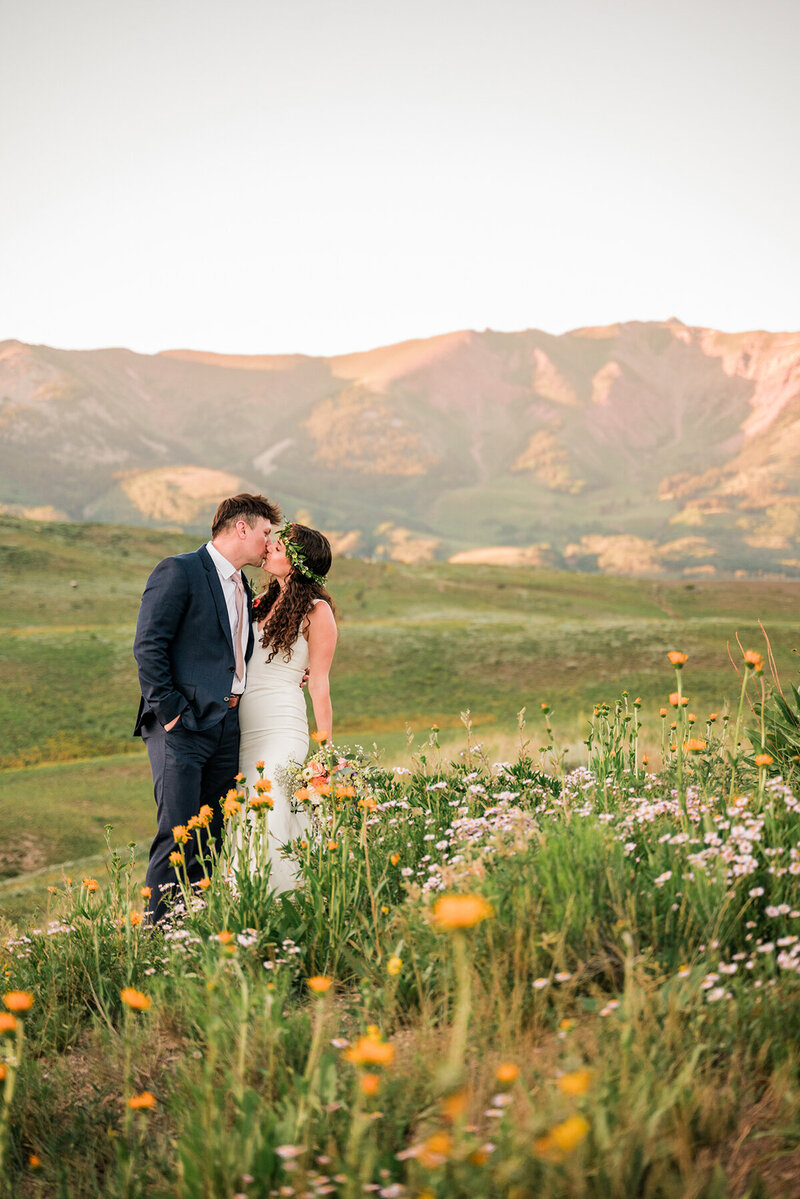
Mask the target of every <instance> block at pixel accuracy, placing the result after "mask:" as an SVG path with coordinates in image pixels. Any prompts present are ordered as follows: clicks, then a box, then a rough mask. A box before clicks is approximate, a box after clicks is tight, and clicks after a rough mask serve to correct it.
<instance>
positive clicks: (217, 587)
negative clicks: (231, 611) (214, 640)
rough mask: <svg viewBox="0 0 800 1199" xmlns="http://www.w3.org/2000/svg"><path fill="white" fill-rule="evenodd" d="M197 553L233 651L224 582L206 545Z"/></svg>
mask: <svg viewBox="0 0 800 1199" xmlns="http://www.w3.org/2000/svg"><path fill="white" fill-rule="evenodd" d="M197 553H198V555H199V558H200V561H201V562H202V563H203V566H204V567H205V570H206V578H207V579H208V585H209V587H210V588H211V594H212V596H213V597H214V607H215V608H216V609H217V616H218V617H219V623H220V626H221V628H222V631H223V633H224V634H225V638H226V640H227V642H228V645H229V647H230V651H231V653H233V639H232V638H231V622H230V619H229V617H228V606H227V604H226V603H225V596H224V595H223V594H222V584H221V583H220V581H219V575H218V574H217V568H216V566H215V565H214V562H213V560H212V558H211V555H210V554H209V552H208V550H207V549H206V547H205V546H204V545H201V546H200V549H199V550H198V551H197Z"/></svg>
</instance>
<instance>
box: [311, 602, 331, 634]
mask: <svg viewBox="0 0 800 1199" xmlns="http://www.w3.org/2000/svg"><path fill="white" fill-rule="evenodd" d="M305 628H306V630H307V631H306V636H308V632H309V631H310V630H311V629H316V630H318V632H320V633H322V632H325V631H327V630H330V629H335V628H336V618H335V617H334V615H333V609H332V608H331V606H330V604H329V603H328V601H327V600H324V599H315V600H314V601H313V603H312V605H311V607H310V608H309V610H308V614H307V615H306V623H305Z"/></svg>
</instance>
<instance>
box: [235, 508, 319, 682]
mask: <svg viewBox="0 0 800 1199" xmlns="http://www.w3.org/2000/svg"><path fill="white" fill-rule="evenodd" d="M289 537H290V539H291V541H292V542H293V544H294V545H296V546H297V547H298V549H299V551H300V555H301V556H302V561H303V562H304V563H305V565H306V566H308V568H309V570H311V571H313V573H314V574H315V575H317V576H319V577H320V578H324V576H325V575H326V574H327V573H328V571H329V570H330V568H331V562H332V561H333V553H332V552H331V543H330V542H329V541H328V538H327V537H326V536H325V534H324V533H320V532H319V531H318V530H317V529H309V528H308V526H307V525H298V524H295V523H292V524H291V525H290V526H289ZM315 599H323V600H326V601H327V602H328V603H329V604H330V606H331V611H332V612H333V614H334V615H336V606H335V604H334V602H333V600H332V599H331V597H330V595H329V594H328V592H327V590H326V589H325V588H324V587H323V586H322V585H321V584H320V583H316V582H315V581H314V580H313V579H309V578H307V577H306V575H304V574H302V573H301V572H300V571H299V570H298V569H297V567H296V566H293V567H292V570H291V571H290V573H289V575H288V577H287V579H286V583H285V586H284V588H283V592H281V588H280V586H279V584H278V580H277V579H272V580H271V581H270V583H269V584H268V586H267V588H266V590H265V591H262V592H261V594H260V595H257V596H256V598H255V599H254V600H253V611H254V613H255V616H256V619H260V618H261V613H263V612H269V616H268V618H267V622H266V624H265V625H264V630H263V632H262V634H261V644H262V645H263V647H264V649H266V650H269V654H268V657H267V661H268V662H271V661H272V659H273V658H274V657H275V655H276V654H279V653H281V652H283V660H284V662H288V661H289V660H290V658H291V656H292V649H293V648H294V643H295V642H296V641H297V638H298V637H299V636H300V632H301V629H302V627H303V624H304V623H305V620H306V617H307V616H308V614H309V612H310V611H311V609H312V608H313V606H314V600H315Z"/></svg>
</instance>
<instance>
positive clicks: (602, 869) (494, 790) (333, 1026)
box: [0, 735, 800, 1199]
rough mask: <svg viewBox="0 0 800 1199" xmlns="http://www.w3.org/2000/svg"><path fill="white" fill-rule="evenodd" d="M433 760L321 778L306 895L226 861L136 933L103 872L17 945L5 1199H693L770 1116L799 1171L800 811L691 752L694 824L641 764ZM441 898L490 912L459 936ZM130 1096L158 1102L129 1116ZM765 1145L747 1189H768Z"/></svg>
mask: <svg viewBox="0 0 800 1199" xmlns="http://www.w3.org/2000/svg"><path fill="white" fill-rule="evenodd" d="M436 749H437V746H436V737H435V735H432V739H431V742H430V744H429V745H428V746H427V747H426V750H425V753H424V754H423V755H422V756H424V757H425V759H426V761H425V762H422V761H421V760H420V762H419V764H418V766H417V767H415V768H414V769H413V770H411V771H408V770H406V771H400V772H397V771H388V770H386V769H384V768H381V767H378V766H376V765H374V764H371V763H370V762H369V761H368V760H365V759H364V758H363V757H362V756H360V755H359V754H357V753H354V754H352V755H344V756H345V758H346V763H345V764H344V765H343V763H342V760H341V759H340V756H339V755H340V753H341V752H342V751H341V750H340V749H336V750H330V751H328V750H327V749H323V750H322V751H320V752H319V753H318V755H317V758H318V760H319V761H320V763H322V764H323V765H325V766H326V767H327V771H328V773H327V775H326V776H319V775H315V777H316V778H318V779H319V778H322V780H323V781H322V784H321V786H320V788H319V789H318V795H317V798H318V799H319V802H318V803H317V804H316V805H315V808H314V815H313V820H312V828H311V832H310V834H309V835H308V839H307V844H305V845H302V844H299V845H298V846H297V847H296V848H297V851H298V853H299V860H300V864H301V871H302V875H303V880H304V881H303V886H302V887H301V888H300V889H299V890H297V891H295V892H290V893H287V894H286V895H284V896H282V897H277V896H275V895H274V893H271V892H270V889H269V886H268V879H267V878H266V877H265V876H264V874H263V872H261V871H256V873H255V876H254V877H251V876H250V871H249V870H247V869H245V868H244V865H243V862H242V865H241V866H240V868H239V869H238V874H237V875H236V876H235V879H234V883H235V885H234V886H233V887H232V886H231V885H230V884H229V883H228V882H226V879H225V869H224V865H223V863H216V868H215V869H214V870H213V873H212V875H211V881H210V884H209V885H208V886H207V887H205V888H204V889H199V890H198V891H196V892H194V893H190V892H189V891H188V890H186V891H185V894H184V901H183V908H184V910H183V911H178V912H177V914H176V916H175V918H174V920H173V922H172V923H171V924H170V925H168V926H166V927H165V928H162V929H160V930H150V929H148V928H147V926H146V925H144V924H142V923H140V922H139V917H138V914H137V913H138V910H139V907H140V904H141V898H140V895H139V888H138V884H137V882H136V878H137V870H136V865H135V862H134V860H133V854H132V852H131V851H128V852H126V853H124V854H118V853H114V852H112V854H111V857H110V861H109V876H108V879H107V881H106V885H105V886H104V887H98V888H97V889H93V886H92V883H91V881H90V880H88V879H83V880H80V881H79V880H77V879H76V880H75V881H73V882H72V883H69V884H65V885H64V886H63V887H62V888H61V893H60V896H59V897H58V899H57V913H58V921H57V922H56V923H53V924H51V925H49V926H48V927H44V928H40V929H38V930H36V931H34V930H29V931H28V932H27V933H26V934H23V935H16V936H12V937H10V938H7V939H6V944H5V948H4V949H3V951H2V956H0V970H2V971H3V973H4V977H5V986H6V987H7V988H8V989H9V990H11V989H14V990H20V991H25V992H30V993H31V994H32V995H33V996H34V1003H33V1007H32V1008H31V1010H30V1012H28V1013H25V1014H24V1015H23V1016H21V1017H20V1019H21V1020H22V1021H24V1026H25V1036H24V1041H23V1042H21V1044H22V1052H21V1062H20V1064H19V1065H18V1066H14V1067H13V1071H14V1073H15V1075H16V1081H17V1088H16V1094H15V1096H14V1099H13V1105H12V1107H11V1109H10V1113H11V1126H10V1141H9V1152H8V1156H7V1171H8V1174H7V1183H8V1187H10V1188H11V1191H10V1193H13V1194H14V1195H20V1196H25V1195H27V1194H29V1193H30V1194H31V1195H35V1194H37V1193H38V1192H37V1190H36V1188H37V1187H39V1186H43V1187H45V1192H44V1193H52V1194H55V1195H59V1194H64V1195H68V1196H69V1197H70V1199H84V1197H87V1199H88V1197H89V1196H92V1197H93V1199H94V1197H96V1196H100V1195H102V1196H104V1197H105V1196H108V1197H109V1199H117V1197H119V1199H122V1197H123V1196H126V1197H127V1196H131V1195H135V1196H140V1195H141V1196H142V1197H144V1196H157V1197H160V1196H164V1199H166V1196H167V1195H177V1196H179V1197H180V1199H195V1197H196V1199H212V1197H216V1196H217V1195H221V1194H224V1195H228V1194H239V1193H244V1194H247V1195H253V1196H257V1197H263V1199H268V1196H270V1195H271V1194H272V1193H274V1192H275V1191H276V1190H278V1191H280V1189H281V1188H287V1187H289V1188H294V1191H295V1193H302V1192H303V1191H304V1190H305V1191H308V1190H311V1191H313V1190H314V1189H315V1188H316V1189H319V1188H324V1187H325V1186H327V1185H329V1184H328V1183H327V1182H319V1181H316V1182H315V1181H314V1180H315V1179H317V1180H319V1179H320V1178H323V1177H324V1178H325V1179H334V1180H336V1181H334V1182H332V1183H331V1184H330V1185H333V1186H334V1187H335V1190H334V1191H333V1192H331V1193H334V1194H339V1195H342V1196H353V1197H354V1196H356V1195H360V1194H362V1193H363V1187H364V1186H365V1185H377V1186H378V1187H379V1188H383V1189H385V1188H388V1187H395V1188H399V1190H395V1191H390V1192H389V1193H390V1194H398V1195H400V1196H414V1195H416V1194H418V1193H419V1192H420V1191H423V1190H424V1189H425V1188H428V1189H432V1193H433V1194H445V1193H446V1194H448V1195H455V1196H458V1197H459V1199H467V1197H468V1196H472V1195H474V1194H497V1195H504V1196H512V1195H516V1194H518V1193H526V1192H527V1191H533V1192H534V1193H536V1194H541V1195H543V1196H545V1197H546V1199H560V1197H561V1196H563V1195H564V1194H565V1193H569V1194H574V1195H576V1196H579V1197H581V1199H600V1196H607V1195H611V1196H614V1197H618V1199H624V1197H625V1196H628V1195H631V1194H643V1195H644V1194H647V1195H651V1194H652V1195H657V1196H663V1197H664V1199H682V1197H683V1196H684V1195H686V1194H688V1193H691V1194H697V1195H701V1194H703V1195H709V1196H711V1195H719V1196H727V1195H728V1194H729V1193H732V1187H733V1183H734V1176H733V1174H732V1172H731V1169H729V1163H728V1153H727V1146H728V1145H729V1144H730V1143H731V1142H732V1141H737V1142H738V1140H739V1139H741V1138H743V1137H744V1136H746V1135H747V1130H748V1129H750V1128H751V1127H753V1121H754V1119H755V1121H756V1123H755V1128H756V1130H757V1131H756V1132H755V1136H756V1138H760V1137H766V1138H768V1143H769V1145H771V1146H775V1145H776V1144H777V1145H783V1146H785V1147H786V1148H787V1149H788V1148H789V1147H791V1145H792V1144H793V1139H794V1137H795V1131H796V1130H795V1131H793V1129H794V1125H793V1123H792V1120H793V1117H792V1114H791V1111H792V1104H793V1100H792V1096H793V1094H794V1088H795V1087H796V1073H797V1071H796V1065H797V1064H796V1057H795V1054H794V1050H793V1046H794V1044H795V1043H796V1038H797V1036H798V1035H800V1022H799V1021H800V1017H798V1012H800V1005H799V1004H798V1002H797V1001H798V999H799V998H800V980H799V979H798V969H797V967H798V957H799V956H800V955H798V952H797V945H798V934H797V933H796V932H795V931H793V930H794V926H795V924H796V923H797V921H798V919H799V918H800V917H798V912H797V909H795V908H794V907H793V906H792V903H793V901H794V900H793V897H794V892H795V890H796V888H795V886H794V879H795V877H796V875H795V873H794V872H793V863H796V845H797V841H798V836H800V802H799V801H798V800H797V799H796V798H795V797H794V795H793V794H792V792H791V791H790V790H789V789H788V788H787V787H786V786H785V785H783V784H781V783H777V782H772V783H766V782H765V781H764V779H763V777H762V776H761V775H755V774H754V773H753V772H752V771H751V772H750V773H749V775H747V773H746V772H747V767H746V765H744V764H741V763H740V764H738V769H739V770H740V772H742V771H744V772H745V773H744V774H742V773H740V775H739V777H738V784H739V785H737V788H736V792H737V794H736V798H735V800H733V801H731V800H729V798H728V794H727V786H725V787H723V788H722V789H719V788H716V787H715V786H714V785H713V780H714V779H715V778H716V775H715V774H714V772H713V771H711V770H707V769H704V768H703V763H702V761H701V760H700V759H698V758H697V757H695V758H690V759H687V761H686V763H685V772H684V775H683V776H682V777H683V780H684V784H685V786H686V794H685V796H684V802H681V801H680V798H679V797H678V796H677V795H676V794H675V793H674V786H673V784H674V772H673V771H671V770H670V772H669V773H668V775H667V776H666V777H665V778H664V779H661V778H658V777H656V776H655V775H653V774H646V773H644V772H643V771H642V770H640V771H639V772H638V773H636V772H634V771H632V770H631V769H630V766H629V765H628V764H627V759H626V758H625V757H624V756H623V757H622V758H620V759H619V761H618V763H617V767H616V768H615V770H614V771H612V772H609V773H608V774H606V775H604V776H602V777H597V776H596V775H594V774H593V773H591V772H589V771H587V770H585V769H579V770H576V771H572V772H567V773H565V774H564V775H563V777H561V778H552V777H549V776H547V775H546V774H543V773H542V772H541V771H540V770H539V769H538V768H535V767H534V766H533V763H532V761H531V759H530V758H529V757H528V756H527V755H526V753H525V751H524V749H523V750H522V752H521V753H520V756H519V757H518V758H517V759H516V760H515V761H513V762H509V763H496V764H491V763H488V762H487V761H485V760H483V759H482V758H481V757H480V754H479V753H477V752H476V751H475V748H474V747H471V748H469V749H468V750H467V751H465V756H464V758H463V759H462V760H460V761H458V762H456V763H451V764H449V765H448V764H445V763H444V762H442V761H440V760H438V759H437V754H436ZM714 754H716V755H717V756H720V757H721V759H722V761H723V762H724V763H725V762H727V761H728V759H727V758H726V757H725V756H724V750H723V748H722V746H721V745H720V746H717V747H716V748H715V749H713V750H708V751H707V752H706V754H705V755H703V756H704V757H707V756H711V755H714ZM334 767H335V769H334ZM727 769H728V770H730V766H729V765H728V766H727ZM709 780H711V782H709ZM723 782H727V778H725V779H723ZM246 801H247V796H246V794H244V795H243V798H242V800H241V802H242V803H243V804H244V803H246ZM231 811H232V814H231V816H230V821H231V822H232V823H231V825H230V827H231V829H233V828H234V826H235V821H236V820H237V819H238V817H237V816H236V814H235V812H234V811H233V809H232V810H231ZM227 852H228V851H227V849H226V851H225V853H226V854H227ZM211 865H212V866H214V865H215V863H214V862H213V861H212V862H211ZM442 893H445V894H447V895H451V896H452V895H455V896H459V895H460V896H469V895H479V896H481V897H482V898H483V900H485V901H488V903H489V904H490V905H491V908H490V911H491V915H490V917H489V918H488V919H484V920H483V921H482V922H481V923H480V924H478V926H477V927H475V928H471V929H467V930H466V931H458V930H456V931H452V932H448V931H447V929H446V928H442V927H440V926H439V924H438V923H437V915H436V913H437V907H436V904H437V899H438V897H439V896H440V895H441V894H442ZM132 913H133V919H132V918H131V914H132ZM317 975H325V976H327V977H329V978H331V979H332V980H333V982H332V986H331V989H330V990H329V991H328V992H323V993H320V994H312V993H311V992H310V990H309V986H308V981H309V979H310V978H313V977H314V976H317ZM131 986H132V987H134V988H136V989H138V990H139V991H141V992H143V993H144V994H145V995H146V997H147V999H149V1000H150V1001H151V1003H150V1006H149V1007H148V1006H146V1005H145V1010H142V1011H138V1010H132V1009H131V1008H129V1007H127V1006H126V1005H125V1003H124V1002H123V1001H122V998H121V992H122V990H123V988H125V987H131ZM465 1020H466V1023H464V1021H465ZM373 1025H374V1026H376V1028H374V1029H373V1030H372V1031H369V1027H370V1026H373ZM459 1027H463V1029H464V1032H465V1037H464V1040H463V1042H462V1041H460V1040H459V1039H458V1034H457V1031H456V1030H457V1028H459ZM378 1029H379V1030H380V1031H379V1032H378V1031H377V1030H378ZM363 1037H366V1038H367V1043H368V1045H371V1046H372V1047H373V1051H374V1047H375V1046H377V1047H378V1057H379V1059H380V1061H379V1062H378V1064H371V1063H372V1060H373V1059H372V1058H371V1057H370V1056H369V1054H368V1055H367V1057H366V1059H362V1058H359V1056H358V1052H357V1051H358V1046H359V1045H360V1044H361V1041H360V1040H359V1038H363ZM6 1040H7V1038H6ZM348 1046H350V1048H349V1049H348V1048H347V1047H348ZM454 1047H455V1049H456V1050H457V1052H456V1054H455V1058H453V1053H454ZM8 1050H9V1045H8V1044H4V1046H3V1054H4V1056H5V1059H6V1061H11V1057H10V1055H9V1052H8ZM353 1055H355V1056H353ZM351 1058H352V1060H351ZM445 1059H447V1062H448V1063H449V1065H448V1071H449V1072H445V1071H444V1067H443V1063H444V1062H445ZM503 1061H505V1062H512V1063H515V1065H516V1066H517V1068H518V1069H519V1071H520V1077H519V1080H518V1081H517V1082H516V1083H513V1085H512V1084H509V1083H507V1082H499V1081H498V1080H497V1079H496V1078H495V1077H494V1071H495V1069H496V1068H497V1066H498V1065H499V1063H500V1062H503ZM453 1062H455V1065H453ZM453 1071H455V1073H453ZM560 1080H561V1081H560ZM456 1083H457V1084H458V1088H459V1089H458V1090H457V1091H456V1092H454V1091H453V1090H452V1087H453V1086H454V1085H455V1084H456ZM461 1088H463V1098H459V1096H461V1095H462V1090H461ZM143 1093H151V1094H152V1095H153V1096H154V1106H153V1107H152V1108H149V1109H148V1108H144V1109H142V1110H136V1111H134V1110H132V1109H131V1108H130V1107H129V1106H128V1103H127V1100H128V1099H129V1098H131V1097H132V1096H137V1095H142V1094H143ZM506 1093H508V1094H509V1095H510V1097H511V1098H512V1099H513V1102H511V1103H507V1102H506V1099H505V1098H504V1096H505V1095H506ZM459 1105H463V1107H464V1110H463V1114H458V1113H459V1111H460V1110H461V1109H460V1107H459ZM754 1112H756V1113H759V1114H758V1115H756V1116H755V1117H754V1114H753V1113H754ZM378 1113H380V1114H378ZM487 1113H491V1115H487ZM487 1144H490V1145H492V1146H493V1148H492V1149H491V1150H486V1149H485V1148H484V1146H485V1145H487ZM759 1144H760V1141H759V1140H758V1139H756V1140H754V1141H753V1148H752V1164H751V1169H750V1175H749V1176H750V1177H751V1178H752V1179H755V1178H757V1177H758V1176H759V1173H761V1172H763V1174H764V1177H767V1178H768V1177H769V1170H770V1166H769V1160H768V1153H769V1154H771V1153H772V1152H773V1149H769V1151H767V1150H766V1149H764V1150H763V1151H762V1150H760V1149H759V1148H758V1146H759ZM30 1154H35V1155H36V1157H37V1158H38V1159H40V1162H41V1164H40V1166H38V1167H37V1168H36V1172H35V1173H34V1172H33V1170H32V1167H31V1166H30V1165H29V1156H30ZM37 1180H38V1181H37ZM753 1185H755V1183H753ZM47 1188H49V1190H48V1189H47ZM520 1189H521V1191H520ZM284 1193H286V1194H288V1193H289V1192H288V1191H285V1192H284ZM771 1193H775V1194H781V1192H780V1190H779V1189H775V1190H774V1192H771Z"/></svg>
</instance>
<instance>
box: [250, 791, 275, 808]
mask: <svg viewBox="0 0 800 1199" xmlns="http://www.w3.org/2000/svg"><path fill="white" fill-rule="evenodd" d="M247 806H248V808H251V809H252V810H253V811H258V809H259V808H267V809H269V810H271V809H272V808H274V807H275V800H274V799H273V798H272V796H271V795H254V796H253V798H252V799H251V800H250V801H249V803H248V805H247Z"/></svg>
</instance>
